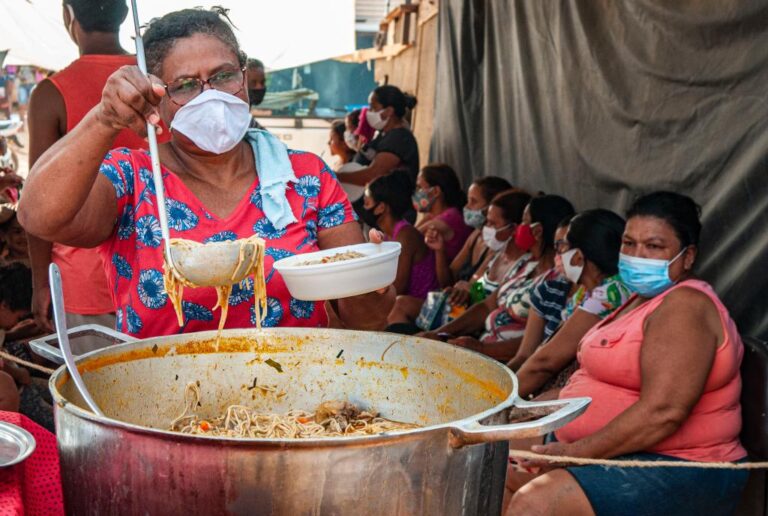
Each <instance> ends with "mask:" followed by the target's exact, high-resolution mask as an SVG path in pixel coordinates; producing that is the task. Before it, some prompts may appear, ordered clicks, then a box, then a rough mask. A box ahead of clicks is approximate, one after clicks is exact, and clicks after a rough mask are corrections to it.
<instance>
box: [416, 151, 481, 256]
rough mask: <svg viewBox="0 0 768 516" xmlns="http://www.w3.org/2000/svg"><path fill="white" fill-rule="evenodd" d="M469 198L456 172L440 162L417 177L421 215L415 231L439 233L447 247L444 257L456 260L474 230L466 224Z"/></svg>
mask: <svg viewBox="0 0 768 516" xmlns="http://www.w3.org/2000/svg"><path fill="white" fill-rule="evenodd" d="M466 203H467V195H466V194H465V193H464V190H462V189H461V183H460V182H459V177H458V176H457V175H456V172H455V171H454V170H453V169H452V168H451V167H449V166H448V165H444V164H441V163H434V164H432V165H427V166H426V167H424V168H422V169H421V172H419V175H418V176H417V177H416V191H415V192H413V206H414V208H416V210H417V211H418V212H419V217H418V218H417V220H416V229H418V230H419V231H421V232H422V233H423V234H426V233H427V231H428V230H430V229H435V230H437V231H439V232H440V234H441V236H442V239H443V241H444V242H445V244H444V251H443V254H442V256H441V258H443V259H445V261H447V262H448V263H450V262H451V260H453V259H454V258H455V257H456V255H457V254H459V251H461V248H462V247H464V242H466V241H467V238H469V235H470V234H472V231H473V229H472V228H471V227H469V226H468V225H467V224H466V223H465V222H464V213H463V212H462V210H463V208H464V205H465V204H466Z"/></svg>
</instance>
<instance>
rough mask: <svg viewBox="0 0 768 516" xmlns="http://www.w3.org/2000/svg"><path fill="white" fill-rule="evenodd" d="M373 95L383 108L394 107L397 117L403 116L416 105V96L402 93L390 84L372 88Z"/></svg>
mask: <svg viewBox="0 0 768 516" xmlns="http://www.w3.org/2000/svg"><path fill="white" fill-rule="evenodd" d="M373 96H374V97H376V100H378V101H379V104H381V105H382V106H384V107H385V108H388V107H392V108H394V110H395V116H397V117H398V118H403V117H404V116H405V115H406V113H408V111H410V110H412V109H413V108H415V107H416V97H414V96H413V95H409V94H408V93H403V92H402V91H401V90H400V88H398V87H397V86H393V85H391V84H386V85H384V86H379V87H378V88H376V89H375V90H373Z"/></svg>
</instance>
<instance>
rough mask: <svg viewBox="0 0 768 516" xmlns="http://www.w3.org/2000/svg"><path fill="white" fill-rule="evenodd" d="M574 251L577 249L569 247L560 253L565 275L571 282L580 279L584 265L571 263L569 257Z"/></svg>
mask: <svg viewBox="0 0 768 516" xmlns="http://www.w3.org/2000/svg"><path fill="white" fill-rule="evenodd" d="M576 251H578V249H571V250H569V251H566V252H564V253H563V254H562V255H561V257H562V260H563V269H564V270H565V277H566V278H568V281H570V282H571V283H578V282H579V280H580V279H581V274H582V273H583V272H584V265H571V259H572V258H573V257H574V255H576Z"/></svg>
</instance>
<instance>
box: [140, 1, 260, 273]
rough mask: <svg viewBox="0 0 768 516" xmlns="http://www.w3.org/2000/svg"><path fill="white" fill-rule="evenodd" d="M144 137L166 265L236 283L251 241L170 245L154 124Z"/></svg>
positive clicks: (142, 64) (251, 249)
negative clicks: (147, 148) (149, 160)
mask: <svg viewBox="0 0 768 516" xmlns="http://www.w3.org/2000/svg"><path fill="white" fill-rule="evenodd" d="M131 10H132V12H133V28H134V31H135V33H136V61H137V62H138V65H139V69H140V70H141V72H142V73H143V74H145V75H148V72H147V59H146V57H145V55H144V42H143V41H142V39H141V30H140V27H139V14H138V9H137V7H136V0H131ZM147 140H148V141H149V155H150V157H151V159H152V181H153V183H154V184H155V196H156V197H157V212H158V218H159V219H160V232H161V234H162V237H163V249H164V251H165V259H166V261H167V262H168V266H169V267H170V268H171V269H172V270H174V271H176V273H177V275H178V276H179V277H181V278H183V279H186V280H187V281H188V282H189V283H192V284H194V285H197V286H201V287H203V286H206V287H224V286H228V285H232V284H234V283H240V282H241V281H242V280H244V279H245V278H246V276H248V273H249V272H250V270H249V269H250V267H249V264H250V263H251V259H252V258H253V255H254V254H255V253H256V246H255V245H254V244H251V243H246V242H240V241H234V242H215V243H210V244H205V245H200V246H194V247H190V248H184V247H183V246H182V247H178V248H177V247H172V246H171V237H170V233H169V231H168V214H167V212H166V203H165V189H164V188H163V177H162V173H161V171H160V158H159V153H158V150H157V134H156V133H155V126H154V125H152V124H150V123H149V122H147ZM241 251H242V256H241ZM241 258H242V259H241Z"/></svg>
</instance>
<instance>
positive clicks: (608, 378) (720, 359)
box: [556, 280, 746, 462]
mask: <svg viewBox="0 0 768 516" xmlns="http://www.w3.org/2000/svg"><path fill="white" fill-rule="evenodd" d="M677 288H692V289H695V290H698V291H699V292H702V293H704V294H706V295H707V297H709V298H710V299H711V300H712V302H713V303H714V305H715V307H716V308H717V311H718V313H719V314H720V320H721V322H722V327H723V335H724V336H725V338H724V340H723V343H722V344H721V345H720V347H718V348H717V351H716V353H715V359H714V362H713V364H712V370H711V371H710V373H709V377H708V378H707V381H706V384H705V387H704V392H703V394H702V395H701V398H700V399H699V402H698V403H697V404H696V405H695V406H694V408H693V410H692V411H691V413H690V415H689V416H688V419H687V420H686V421H685V423H683V425H682V426H681V427H680V428H678V429H677V431H676V432H675V433H674V434H672V435H670V436H669V437H667V438H666V439H664V440H663V441H662V442H660V443H658V444H657V445H656V446H654V447H653V448H652V449H650V450H646V451H648V452H653V453H659V454H663V455H670V456H672V457H678V458H681V459H686V460H693V461H703V462H720V461H735V460H739V459H742V458H744V457H745V456H746V451H745V450H744V448H742V446H741V443H740V442H739V432H740V431H741V404H740V402H739V398H740V395H741V376H740V374H739V367H740V365H741V358H742V355H743V354H744V348H743V345H742V342H741V337H739V333H738V331H737V329H736V325H735V323H734V322H733V320H732V319H731V317H730V315H729V314H728V310H727V309H726V308H725V307H724V306H723V304H722V302H721V301H720V299H719V298H718V297H717V294H716V293H715V292H714V290H712V287H711V286H710V285H709V284H707V283H705V282H703V281H699V280H687V281H684V282H682V283H680V284H678V285H676V286H675V287H673V288H671V289H669V290H668V291H666V292H664V293H662V294H659V295H658V296H656V297H655V298H653V299H651V300H650V301H648V302H646V303H645V304H643V305H641V306H639V307H637V308H635V309H634V310H632V311H631V312H630V313H628V314H625V315H624V316H623V317H621V318H619V319H615V316H616V313H619V312H618V311H617V312H616V313H614V315H613V316H609V317H608V318H607V319H606V320H605V321H604V322H602V323H600V324H598V325H597V326H596V327H595V328H593V329H592V330H591V331H590V332H589V333H587V334H586V335H585V336H584V338H583V339H582V340H581V343H580V344H579V352H578V360H579V364H580V366H581V368H580V369H579V370H578V371H576V373H574V375H573V376H572V377H571V379H570V381H569V382H568V385H566V386H565V388H563V390H562V391H561V392H560V397H561V398H572V397H580V396H588V397H591V398H592V404H591V405H590V406H589V408H588V409H587V411H586V412H585V413H584V414H583V415H581V416H580V417H578V418H577V419H575V420H574V421H573V422H571V423H569V424H567V425H566V426H564V427H563V428H561V429H560V430H558V431H557V432H556V435H557V438H558V439H559V440H561V441H563V442H574V441H577V440H579V439H583V438H584V437H587V436H589V435H592V434H594V433H596V432H598V431H599V430H601V429H602V428H603V427H605V426H606V425H607V424H608V423H610V422H611V421H612V420H613V419H615V418H616V417H617V416H618V415H619V414H621V413H622V412H624V411H625V410H627V409H628V408H629V407H630V406H631V405H633V404H635V403H636V402H637V401H638V400H639V399H640V389H641V386H642V381H641V370H640V353H641V350H642V345H643V325H644V323H645V320H646V318H647V317H648V316H649V315H650V314H651V313H653V311H654V310H655V309H656V308H658V306H659V305H660V304H661V302H662V301H663V300H664V298H665V297H666V296H667V295H669V293H670V292H672V291H673V290H674V289H677ZM632 299H634V298H632ZM632 299H630V302H631V301H632ZM683 374H684V371H681V375H683ZM681 378H682V376H681ZM681 381H685V380H684V379H681ZM638 431H639V432H642V431H643V430H642V428H639V429H638Z"/></svg>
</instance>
